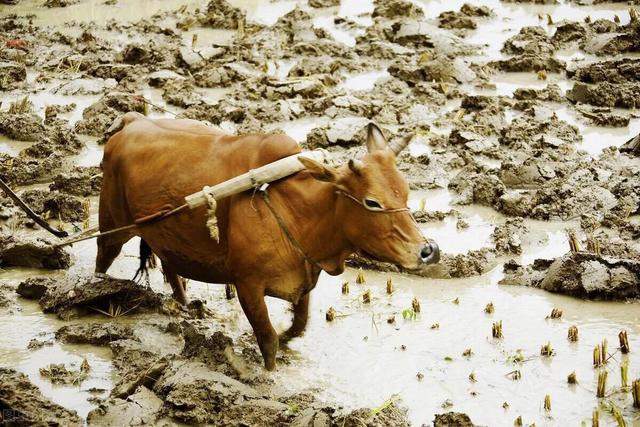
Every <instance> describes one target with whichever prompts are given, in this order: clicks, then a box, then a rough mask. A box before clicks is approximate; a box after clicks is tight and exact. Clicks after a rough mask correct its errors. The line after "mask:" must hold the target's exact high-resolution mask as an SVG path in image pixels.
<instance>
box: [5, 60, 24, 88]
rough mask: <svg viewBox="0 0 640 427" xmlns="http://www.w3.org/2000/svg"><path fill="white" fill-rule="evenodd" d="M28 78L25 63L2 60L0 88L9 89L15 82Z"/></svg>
mask: <svg viewBox="0 0 640 427" xmlns="http://www.w3.org/2000/svg"><path fill="white" fill-rule="evenodd" d="M26 78H27V69H26V68H25V66H24V64H18V63H16V62H0V90H8V89H10V88H11V86H12V85H13V84H14V83H17V82H22V81H24V80H26Z"/></svg>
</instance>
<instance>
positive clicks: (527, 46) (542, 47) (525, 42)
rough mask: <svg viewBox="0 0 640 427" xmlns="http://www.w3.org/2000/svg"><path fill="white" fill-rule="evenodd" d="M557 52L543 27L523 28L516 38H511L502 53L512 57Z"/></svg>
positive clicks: (545, 54) (544, 54)
mask: <svg viewBox="0 0 640 427" xmlns="http://www.w3.org/2000/svg"><path fill="white" fill-rule="evenodd" d="M555 50H556V47H555V46H554V45H553V43H552V41H551V39H550V38H549V36H547V33H546V31H545V30H544V29H543V28H542V27H523V28H521V29H520V32H519V33H518V34H516V35H515V36H513V37H511V38H509V39H508V40H507V41H506V42H505V43H504V46H503V48H502V52H503V53H506V54H510V55H523V54H529V55H541V56H549V55H552V54H553V53H554V52H555Z"/></svg>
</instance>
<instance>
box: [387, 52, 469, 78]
mask: <svg viewBox="0 0 640 427" xmlns="http://www.w3.org/2000/svg"><path fill="white" fill-rule="evenodd" d="M387 71H388V72H389V74H391V75H392V76H394V77H396V78H398V79H400V80H403V81H405V82H407V83H409V84H410V85H416V84H419V83H423V82H430V81H435V82H444V83H466V82H470V81H472V80H473V79H474V78H475V77H476V74H475V73H474V72H473V71H472V70H471V69H470V68H469V66H468V65H467V64H466V63H465V62H464V61H463V60H462V58H455V59H452V58H448V57H446V56H438V57H436V58H433V59H429V60H426V61H422V60H420V59H419V58H416V57H415V56H413V57H410V58H403V57H400V58H399V59H397V60H396V61H394V62H393V63H392V64H391V65H389V67H388V68H387Z"/></svg>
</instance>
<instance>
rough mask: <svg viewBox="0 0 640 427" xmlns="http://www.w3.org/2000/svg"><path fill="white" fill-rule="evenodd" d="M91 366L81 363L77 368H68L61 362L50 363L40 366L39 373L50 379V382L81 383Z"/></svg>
mask: <svg viewBox="0 0 640 427" xmlns="http://www.w3.org/2000/svg"><path fill="white" fill-rule="evenodd" d="M90 370H91V367H90V366H89V364H88V363H83V364H82V365H80V367H79V368H78V369H73V368H71V369H69V368H67V367H66V366H65V365H64V364H63V363H52V364H50V365H47V366H45V367H43V368H40V375H41V376H42V377H45V378H47V379H48V380H49V381H51V383H52V384H66V385H68V384H73V385H78V386H79V385H81V384H82V382H83V381H84V380H86V379H87V376H88V374H89V371H90Z"/></svg>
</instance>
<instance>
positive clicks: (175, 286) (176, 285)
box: [162, 262, 187, 305]
mask: <svg viewBox="0 0 640 427" xmlns="http://www.w3.org/2000/svg"><path fill="white" fill-rule="evenodd" d="M162 271H163V272H164V276H165V277H166V279H167V282H169V284H170V285H171V290H172V291H173V299H174V300H176V301H178V302H179V303H180V304H182V305H186V304H187V293H186V292H185V283H184V279H183V278H182V277H180V276H178V274H177V273H176V272H175V270H173V269H172V268H171V266H170V265H169V264H168V263H166V262H163V263H162Z"/></svg>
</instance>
